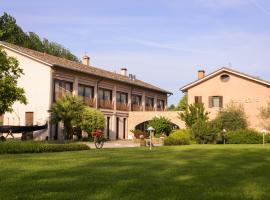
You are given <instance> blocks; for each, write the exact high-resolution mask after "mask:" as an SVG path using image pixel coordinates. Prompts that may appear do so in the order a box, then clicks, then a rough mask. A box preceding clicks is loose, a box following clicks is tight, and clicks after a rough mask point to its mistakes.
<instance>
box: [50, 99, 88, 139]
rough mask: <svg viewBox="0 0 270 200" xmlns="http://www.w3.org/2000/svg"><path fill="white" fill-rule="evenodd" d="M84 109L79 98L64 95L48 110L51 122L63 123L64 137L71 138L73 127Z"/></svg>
mask: <svg viewBox="0 0 270 200" xmlns="http://www.w3.org/2000/svg"><path fill="white" fill-rule="evenodd" d="M84 109H85V105H84V103H83V101H82V99H81V98H79V97H77V96H71V95H66V96H64V97H63V98H62V99H59V100H57V101H56V103H55V104H54V105H53V106H52V107H51V109H50V110H49V113H51V122H52V123H53V124H57V123H59V122H62V123H63V125H64V137H65V139H71V138H72V135H73V127H77V126H78V125H79V123H80V121H81V119H82V113H83V112H84Z"/></svg>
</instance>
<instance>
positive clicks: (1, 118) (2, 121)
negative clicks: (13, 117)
mask: <svg viewBox="0 0 270 200" xmlns="http://www.w3.org/2000/svg"><path fill="white" fill-rule="evenodd" d="M1 125H4V115H0V126H1Z"/></svg>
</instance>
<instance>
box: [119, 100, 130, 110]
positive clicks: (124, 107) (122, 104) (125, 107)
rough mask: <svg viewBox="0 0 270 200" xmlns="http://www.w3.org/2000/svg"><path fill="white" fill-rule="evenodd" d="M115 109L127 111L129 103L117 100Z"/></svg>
mask: <svg viewBox="0 0 270 200" xmlns="http://www.w3.org/2000/svg"><path fill="white" fill-rule="evenodd" d="M116 110H122V111H128V110H129V105H128V104H127V103H121V102H117V103H116Z"/></svg>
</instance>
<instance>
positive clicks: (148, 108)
mask: <svg viewBox="0 0 270 200" xmlns="http://www.w3.org/2000/svg"><path fill="white" fill-rule="evenodd" d="M145 111H155V107H154V106H145Z"/></svg>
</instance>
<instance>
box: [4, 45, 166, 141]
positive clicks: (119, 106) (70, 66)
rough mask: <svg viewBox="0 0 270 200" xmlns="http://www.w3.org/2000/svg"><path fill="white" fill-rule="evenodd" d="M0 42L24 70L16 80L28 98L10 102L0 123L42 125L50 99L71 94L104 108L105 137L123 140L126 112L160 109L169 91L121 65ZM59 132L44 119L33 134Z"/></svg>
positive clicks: (55, 134)
mask: <svg viewBox="0 0 270 200" xmlns="http://www.w3.org/2000/svg"><path fill="white" fill-rule="evenodd" d="M0 47H1V48H3V49H4V51H5V52H6V53H7V54H8V56H12V57H15V58H16V59H17V60H18V61H19V67H20V68H22V69H23V71H24V75H23V76H22V77H21V78H20V79H19V82H18V85H19V86H20V87H23V88H24V90H25V92H26V97H27V101H28V104H27V105H22V104H20V103H15V104H14V105H13V112H12V113H5V114H4V115H3V116H1V117H0V123H1V124H5V125H28V124H44V123H45V122H46V121H49V117H50V116H49V113H48V110H49V108H50V107H51V106H52V104H53V103H54V102H55V101H56V100H57V99H59V98H61V97H62V96H63V95H65V94H66V93H72V94H74V95H78V96H81V97H82V98H83V100H84V102H85V103H86V104H87V105H88V106H90V107H93V108H97V109H100V110H101V111H102V112H103V113H104V115H105V121H106V129H105V135H106V137H107V138H109V139H127V138H128V137H129V135H128V134H129V131H130V130H131V129H133V128H134V127H129V124H128V118H129V112H163V111H164V110H166V108H167V96H168V95H169V94H171V93H170V92H169V91H166V90H164V89H161V88H159V87H156V86H154V85H151V84H148V83H146V82H144V81H141V80H138V79H136V77H135V76H134V75H131V74H130V75H128V74H127V69H125V68H123V69H121V72H120V73H114V72H109V71H106V70H103V69H100V68H96V67H93V66H91V65H90V62H89V61H90V59H89V57H87V56H84V57H83V59H82V63H79V62H73V61H69V60H66V59H63V58H59V57H55V56H52V55H48V54H46V53H42V52H37V51H34V50H30V49H26V48H22V47H19V46H16V45H12V44H9V43H6V42H0ZM135 125H136V124H134V126H135ZM59 131H61V127H60V126H59V125H58V126H56V125H52V124H50V125H49V128H48V129H47V130H45V131H41V132H35V133H34V137H35V138H40V139H45V138H48V139H57V138H58V136H59Z"/></svg>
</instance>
